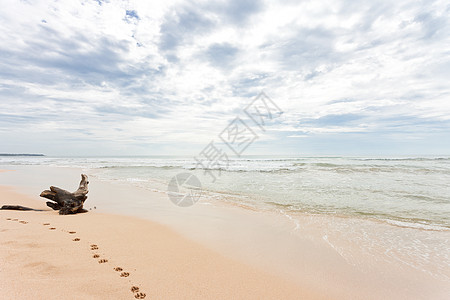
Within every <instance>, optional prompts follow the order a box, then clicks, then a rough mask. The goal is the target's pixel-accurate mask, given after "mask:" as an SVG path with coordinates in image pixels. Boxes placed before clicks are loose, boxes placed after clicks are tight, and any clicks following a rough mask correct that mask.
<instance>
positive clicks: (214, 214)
mask: <svg viewBox="0 0 450 300" xmlns="http://www.w3.org/2000/svg"><path fill="white" fill-rule="evenodd" d="M11 167H13V168H11ZM11 167H10V168H9V169H8V170H7V171H6V172H2V173H0V184H1V185H2V187H1V190H0V195H1V196H0V199H1V202H0V205H5V204H10V205H11V204H14V205H23V206H27V207H31V208H34V209H38V210H41V211H7V210H0V223H1V227H0V228H1V229H0V234H1V242H0V247H1V249H0V262H1V263H0V266H1V270H0V291H1V294H2V295H4V296H6V298H5V299H18V298H20V299H61V298H64V299H111V298H114V299H134V298H135V297H144V294H145V299H424V298H427V299H446V297H447V295H448V294H449V292H450V289H449V282H450V281H449V280H448V278H449V277H448V276H449V275H450V272H449V267H448V262H447V261H445V257H446V255H448V253H445V252H442V251H441V250H439V249H441V248H436V249H435V250H433V251H434V256H435V260H423V261H421V260H420V259H419V258H415V257H413V256H411V255H412V254H411V253H414V252H411V253H409V252H406V251H397V250H396V249H395V240H401V241H403V242H406V243H407V246H408V247H409V244H408V243H411V245H413V244H414V241H415V240H428V241H429V244H428V245H429V247H432V246H433V245H434V244H433V243H436V245H437V246H439V245H438V243H440V242H441V241H445V239H446V238H447V237H448V232H446V231H429V230H423V229H419V230H418V229H412V228H403V227H401V226H394V225H389V224H386V223H383V222H378V221H368V220H363V219H355V218H348V217H333V216H329V215H311V214H298V215H296V216H295V223H292V222H291V220H289V219H287V218H285V217H284V216H281V215H280V214H274V213H270V212H262V211H258V210H255V209H252V208H251V207H247V206H245V205H234V204H224V203H216V204H215V205H211V204H209V203H202V202H199V203H197V204H196V205H194V206H193V207H191V208H179V207H177V206H175V205H173V204H172V203H171V202H170V201H169V199H168V198H167V195H166V194H164V193H162V192H157V191H150V190H147V189H144V188H141V187H136V186H133V185H129V184H123V183H120V182H115V183H114V182H109V181H102V180H100V179H99V178H98V177H96V176H93V175H92V176H91V174H89V172H88V175H89V176H90V193H89V194H88V196H89V197H88V200H87V201H86V205H85V208H87V209H89V211H88V212H87V213H84V214H77V215H67V216H60V215H58V213H57V211H53V210H50V208H48V207H47V206H46V205H45V201H43V200H44V199H42V198H39V197H38V195H39V193H40V191H42V190H44V189H47V188H48V186H50V185H55V186H60V187H64V188H67V189H68V190H75V187H76V183H77V181H79V174H81V173H82V172H85V171H86V169H80V168H62V167H51V166H29V165H26V166H23V165H21V166H11ZM4 169H6V168H4ZM42 174H44V175H42ZM71 187H72V189H71ZM293 224H295V228H293V227H292V226H293ZM294 229H295V230H294ZM359 230H364V234H361V232H362V231H359ZM374 232H377V233H380V232H381V233H384V234H385V235H384V236H380V235H373V233H374ZM324 233H325V234H324ZM362 235H368V236H369V237H370V238H371V242H372V246H371V247H368V246H367V245H366V244H364V243H363V242H364V241H365V240H364V238H363V236H362ZM376 237H378V238H379V239H380V240H378V238H376ZM383 237H384V238H383ZM385 239H390V240H392V241H390V243H391V249H390V252H389V251H388V252H386V251H387V250H386V246H385V245H384V244H383V243H382V241H383V240H385ZM408 241H409V242H408ZM416 243H417V242H416ZM361 245H364V247H363V246H361ZM447 246H448V244H443V245H440V247H444V249H445V247H447ZM363 250H364V251H363ZM411 260H413V261H414V262H416V264H414V265H413V264H410V261H411ZM402 261H403V262H402ZM436 261H437V262H438V263H437V262H436ZM405 262H407V263H405ZM133 287H134V288H133ZM139 293H142V294H139Z"/></svg>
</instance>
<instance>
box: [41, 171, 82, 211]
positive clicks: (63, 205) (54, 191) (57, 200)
mask: <svg viewBox="0 0 450 300" xmlns="http://www.w3.org/2000/svg"><path fill="white" fill-rule="evenodd" d="M88 184H89V181H88V177H87V175H85V174H81V182H80V186H79V187H78V190H76V191H75V192H73V193H71V192H68V191H66V190H63V189H60V188H58V187H55V186H51V187H50V190H45V191H43V192H42V193H41V195H40V196H41V197H44V198H47V199H50V200H52V201H54V202H50V201H47V206H49V207H51V208H53V209H54V210H59V214H60V215H68V214H76V213H82V212H87V210H85V209H83V204H84V201H86V199H87V196H86V194H87V193H88V192H89V190H88Z"/></svg>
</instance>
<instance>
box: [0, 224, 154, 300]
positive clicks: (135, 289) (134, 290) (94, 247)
mask: <svg viewBox="0 0 450 300" xmlns="http://www.w3.org/2000/svg"><path fill="white" fill-rule="evenodd" d="M6 220H8V221H14V222H19V223H21V224H28V222H27V221H23V220H20V221H19V219H11V218H6ZM42 225H44V226H50V223H43V224H42ZM48 229H49V230H56V227H49V228H48ZM68 233H69V234H75V233H77V232H76V231H68ZM72 241H74V242H79V241H80V238H74V239H72ZM90 248H91V251H95V250H98V246H97V245H96V244H92V245H90ZM92 258H95V259H97V258H100V255H99V254H97V253H94V254H93V255H92ZM107 262H108V260H107V259H105V258H100V259H99V260H98V263H99V264H104V263H107ZM114 271H116V272H120V273H119V274H120V275H119V276H120V277H128V276H130V273H129V272H123V271H124V270H123V269H122V268H121V267H115V268H114ZM130 291H131V292H132V293H133V295H134V298H136V299H144V298H145V297H146V296H147V295H146V294H145V293H142V292H140V289H139V287H137V286H132V287H131V288H130Z"/></svg>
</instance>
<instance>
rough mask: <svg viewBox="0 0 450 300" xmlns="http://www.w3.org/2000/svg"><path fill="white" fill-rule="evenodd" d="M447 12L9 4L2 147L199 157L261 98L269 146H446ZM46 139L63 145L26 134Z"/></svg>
mask: <svg viewBox="0 0 450 300" xmlns="http://www.w3.org/2000/svg"><path fill="white" fill-rule="evenodd" d="M449 15H450V6H449V4H448V3H447V2H446V1H432V2H430V1H423V2H417V1H397V2H395V3H392V2H391V1H377V2H372V1H359V2H354V1H314V2H299V3H297V2H287V3H285V2H283V1H265V2H262V1H261V2H259V1H238V0H233V1H222V2H218V3H216V4H211V3H210V2H208V1H203V2H198V3H196V4H195V5H194V4H192V3H190V2H185V1H176V2H175V1H144V0H142V1H138V0H136V1H123V2H120V1H101V0H99V1H87V0H86V1H69V2H67V1H65V2H62V1H20V2H17V1H4V3H3V4H2V11H1V12H0V33H1V35H2V42H1V43H0V137H1V139H2V140H3V141H8V142H7V143H5V144H3V145H2V147H3V149H1V151H0V152H8V151H10V152H16V151H17V152H26V151H27V149H24V148H27V147H29V148H33V147H34V148H36V147H37V148H39V147H42V150H40V152H46V153H55V154H59V153H66V152H67V151H73V153H74V154H83V153H84V152H85V151H87V149H91V148H89V147H92V149H91V150H92V151H106V150H105V149H104V148H102V147H96V146H95V145H97V143H102V142H101V141H108V145H109V146H110V149H112V150H111V151H110V152H111V153H115V152H114V151H119V152H120V153H116V154H133V153H135V152H136V153H139V154H145V153H148V154H151V153H158V151H160V149H164V151H167V149H169V148H170V147H168V145H171V147H172V148H170V149H179V148H180V144H182V145H183V147H184V148H185V149H187V151H196V149H197V148H198V149H201V148H202V147H201V146H199V145H203V144H204V145H206V143H208V142H209V141H210V140H211V139H215V138H216V137H217V134H218V133H220V132H221V131H222V129H223V128H224V127H225V126H226V125H227V124H228V122H229V121H230V120H232V119H233V118H234V117H235V116H236V115H237V114H239V113H240V112H241V110H242V108H243V107H244V106H245V105H246V104H247V103H249V102H250V101H251V99H252V98H253V97H254V96H256V95H257V94H258V93H259V92H260V91H261V90H264V91H266V92H267V93H268V94H269V95H270V96H271V98H272V99H273V100H274V101H276V102H277V104H278V105H279V106H280V107H281V108H282V109H283V110H284V111H285V114H284V115H283V118H282V122H277V123H275V124H272V125H270V126H269V128H270V129H271V130H269V131H268V133H267V136H266V137H265V138H262V139H261V140H262V141H264V140H266V141H267V140H270V141H272V142H273V145H276V144H277V142H279V143H280V144H283V143H284V141H283V139H284V138H286V137H306V136H308V137H311V136H318V137H320V136H325V135H326V136H328V135H329V134H334V135H339V134H347V133H361V134H367V137H370V135H371V134H374V135H380V134H383V133H385V132H390V133H394V132H395V133H397V134H398V135H404V136H405V138H406V137H408V138H409V139H411V140H414V137H415V136H420V137H424V136H425V133H426V132H427V131H433V132H441V134H442V137H448V132H449V130H448V129H449V128H448V126H449V123H450V120H449V119H450V117H449V116H450V96H449V95H450V86H449V85H448V82H449V79H450V78H449V77H450V71H448V70H450V58H449V56H448V53H449V51H450V38H449V37H450V25H449V23H450V21H449V20H450V18H449ZM12 132H15V133H16V134H12ZM296 132H297V133H296ZM293 133H294V134H293ZM48 134H52V135H53V136H54V137H57V138H53V139H52V141H53V143H58V142H59V141H58V138H59V139H68V138H70V140H66V142H65V145H66V148H64V147H63V146H58V147H57V148H52V146H53V145H54V144H52V142H51V141H49V143H48V144H46V145H40V144H38V143H36V141H35V140H33V139H30V138H29V137H30V135H34V136H35V135H41V136H45V135H48ZM425 137H426V136H425ZM27 140H29V143H27V142H25V141H27ZM290 140H294V141H295V140H304V139H295V138H294V139H290ZM419 140H420V139H419ZM149 141H151V143H153V144H154V145H156V144H158V145H159V146H157V147H156V146H155V148H152V149H154V150H148V149H147V148H139V147H138V146H136V147H135V148H132V147H131V145H134V144H139V142H141V143H142V144H143V145H145V144H146V143H150V142H149ZM79 143H84V144H85V146H83V147H79V148H77V146H76V145H78V144H79ZM124 143H129V144H130V148H128V149H125V148H124V147H123V144H124ZM18 145H19V146H18ZM86 145H90V146H86ZM114 145H115V146H114ZM294 146H295V144H293V147H294ZM18 147H19V148H18ZM330 147H332V145H331V144H330ZM380 147H382V145H380ZM39 149H41V148H39ZM54 149H58V150H54ZM124 149H125V150H124ZM122 151H125V152H126V153H122ZM268 151H269V150H268ZM270 151H272V152H276V151H277V149H276V147H274V148H271V149H270ZM99 154H102V153H101V152H99Z"/></svg>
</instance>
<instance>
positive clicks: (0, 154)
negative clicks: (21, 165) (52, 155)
mask: <svg viewBox="0 0 450 300" xmlns="http://www.w3.org/2000/svg"><path fill="white" fill-rule="evenodd" d="M0 156H45V155H44V154H33V153H17V154H16V153H0Z"/></svg>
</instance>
